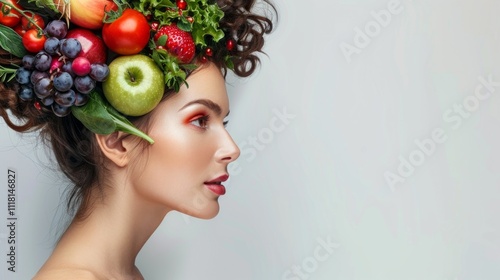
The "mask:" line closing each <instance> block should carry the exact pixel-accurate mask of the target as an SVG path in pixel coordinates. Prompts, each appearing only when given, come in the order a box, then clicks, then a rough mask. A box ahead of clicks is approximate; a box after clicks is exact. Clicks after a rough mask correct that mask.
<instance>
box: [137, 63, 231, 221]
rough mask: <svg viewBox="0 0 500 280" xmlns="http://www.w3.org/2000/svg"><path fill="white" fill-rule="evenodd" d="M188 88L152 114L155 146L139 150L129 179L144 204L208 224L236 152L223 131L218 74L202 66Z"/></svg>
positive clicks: (223, 99)
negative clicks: (182, 214)
mask: <svg viewBox="0 0 500 280" xmlns="http://www.w3.org/2000/svg"><path fill="white" fill-rule="evenodd" d="M187 83H188V84H189V87H186V86H182V88H181V90H180V91H179V92H178V93H175V94H174V95H173V96H171V97H169V98H168V99H167V100H165V101H163V102H161V103H160V105H158V106H157V107H156V108H155V109H154V111H153V112H152V114H153V115H152V118H151V124H150V127H149V135H150V136H151V137H152V138H153V139H154V140H155V143H154V144H153V145H151V146H149V147H148V148H147V149H146V150H145V151H143V152H141V151H139V150H140V149H137V150H138V151H139V152H138V155H137V160H135V159H134V161H136V162H137V164H136V165H135V168H134V169H133V174H131V176H130V179H131V180H132V181H133V185H134V188H135V191H136V192H137V194H138V195H139V196H141V197H143V198H144V199H146V200H148V201H152V202H154V203H158V204H159V205H161V206H166V207H167V208H168V210H177V211H179V212H182V213H185V214H188V215H191V216H195V217H199V218H205V219H208V218H212V217H215V216H216V215H217V213H218V211H219V204H218V198H219V196H220V195H223V194H224V192H225V188H224V186H223V185H222V184H223V183H221V181H225V180H226V179H227V175H228V173H227V166H228V164H229V163H230V162H232V161H234V160H235V159H236V158H238V156H239V154H240V151H239V149H238V147H237V146H236V144H235V143H234V141H233V139H232V138H231V136H230V135H229V134H228V132H227V131H226V129H225V121H226V120H225V119H226V116H227V115H228V114H229V101H228V97H227V92H226V86H225V81H224V78H223V76H222V74H221V72H220V70H219V69H218V68H217V67H216V66H214V65H213V64H211V63H210V64H206V65H204V66H202V67H200V69H199V70H197V71H196V72H194V73H193V74H191V76H189V78H188V79H187Z"/></svg>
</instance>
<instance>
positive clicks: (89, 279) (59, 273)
mask: <svg viewBox="0 0 500 280" xmlns="http://www.w3.org/2000/svg"><path fill="white" fill-rule="evenodd" d="M67 279H74V280H101V279H103V278H100V277H98V276H97V275H96V274H94V273H92V272H91V271H88V270H84V269H77V268H58V269H42V270H40V271H39V272H38V273H37V274H36V275H35V276H34V277H33V280H67Z"/></svg>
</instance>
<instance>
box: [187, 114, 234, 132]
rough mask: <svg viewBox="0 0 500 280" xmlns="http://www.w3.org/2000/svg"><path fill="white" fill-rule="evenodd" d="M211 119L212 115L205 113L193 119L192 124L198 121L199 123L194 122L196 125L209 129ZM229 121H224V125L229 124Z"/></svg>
mask: <svg viewBox="0 0 500 280" xmlns="http://www.w3.org/2000/svg"><path fill="white" fill-rule="evenodd" d="M209 120H210V115H203V116H200V117H198V118H196V119H194V120H192V121H191V122H190V123H192V124H194V123H198V124H194V125H195V126H197V127H199V128H201V129H207V127H208V122H209ZM202 122H203V124H202ZM228 122H229V121H224V122H222V124H223V125H224V127H226V126H227V124H228Z"/></svg>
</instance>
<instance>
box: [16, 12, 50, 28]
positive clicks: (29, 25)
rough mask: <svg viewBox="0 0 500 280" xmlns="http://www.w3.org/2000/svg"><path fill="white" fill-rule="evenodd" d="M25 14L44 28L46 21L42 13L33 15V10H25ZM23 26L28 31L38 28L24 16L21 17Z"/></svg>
mask: <svg viewBox="0 0 500 280" xmlns="http://www.w3.org/2000/svg"><path fill="white" fill-rule="evenodd" d="M25 14H26V15H27V16H29V17H30V19H31V20H32V21H34V22H35V23H36V24H37V25H38V26H39V27H40V28H42V29H43V28H44V27H45V22H44V21H43V18H42V17H41V16H40V15H37V14H35V15H33V13H31V12H25ZM21 26H22V28H23V29H24V30H26V31H28V30H30V29H36V28H37V27H36V25H34V24H33V23H31V22H30V21H29V20H28V19H27V18H25V17H23V18H22V19H21Z"/></svg>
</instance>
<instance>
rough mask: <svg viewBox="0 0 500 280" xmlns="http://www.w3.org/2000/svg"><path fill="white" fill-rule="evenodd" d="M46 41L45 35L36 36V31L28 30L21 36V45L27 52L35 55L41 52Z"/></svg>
mask: <svg viewBox="0 0 500 280" xmlns="http://www.w3.org/2000/svg"><path fill="white" fill-rule="evenodd" d="M46 39H47V38H46V37H45V35H43V34H41V35H39V34H38V30H36V29H30V30H28V31H26V33H25V34H24V36H23V45H24V48H25V49H26V50H28V51H29V52H32V53H37V52H39V51H41V50H43V44H45V40H46Z"/></svg>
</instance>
